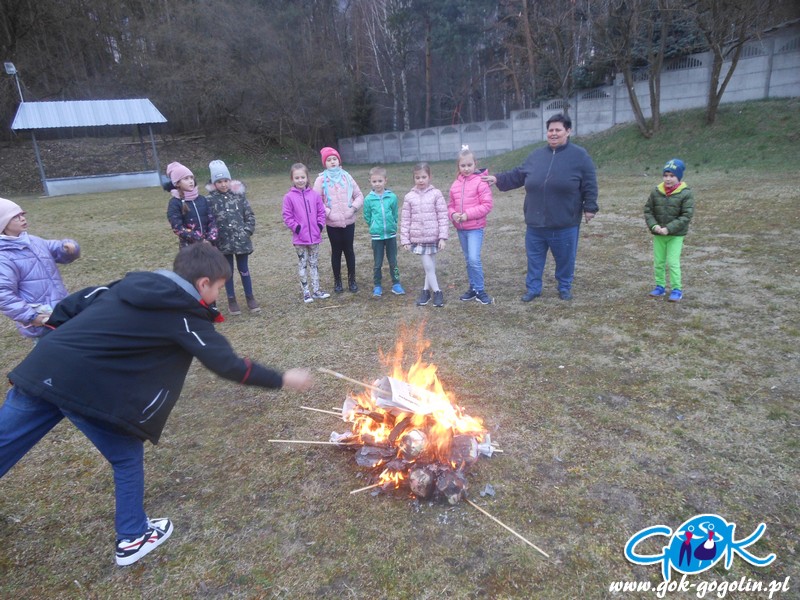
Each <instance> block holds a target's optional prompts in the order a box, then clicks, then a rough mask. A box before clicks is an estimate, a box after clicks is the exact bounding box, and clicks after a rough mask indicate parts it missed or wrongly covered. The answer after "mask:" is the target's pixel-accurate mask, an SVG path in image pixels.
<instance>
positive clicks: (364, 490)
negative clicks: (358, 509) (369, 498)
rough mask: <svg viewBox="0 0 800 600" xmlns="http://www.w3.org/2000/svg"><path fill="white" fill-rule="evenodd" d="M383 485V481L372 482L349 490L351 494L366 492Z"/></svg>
mask: <svg viewBox="0 0 800 600" xmlns="http://www.w3.org/2000/svg"><path fill="white" fill-rule="evenodd" d="M382 485H383V482H378V483H373V484H372V485H368V486H366V487H363V488H358V489H357V490H353V491H352V492H350V493H351V494H357V493H359V492H366V491H367V490H371V489H372V488H376V487H380V486H382Z"/></svg>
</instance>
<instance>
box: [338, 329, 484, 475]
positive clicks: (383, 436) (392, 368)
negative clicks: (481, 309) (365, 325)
mask: <svg viewBox="0 0 800 600" xmlns="http://www.w3.org/2000/svg"><path fill="white" fill-rule="evenodd" d="M407 338H411V339H414V340H415V341H416V344H415V348H414V350H415V353H416V360H415V362H414V363H413V364H412V365H411V367H410V368H409V369H408V371H405V370H404V369H403V358H404V356H405V350H406V348H405V341H404V339H407ZM429 346H430V342H429V341H428V340H425V339H424V337H423V335H422V327H420V328H419V330H418V331H416V332H414V331H409V330H405V331H404V332H403V333H402V334H401V335H400V336H398V341H397V343H396V345H395V347H394V349H393V351H392V352H390V353H388V354H383V353H382V352H381V353H380V358H381V361H382V362H383V363H384V364H385V365H386V366H387V367H388V368H389V372H390V373H391V375H390V378H391V379H394V380H396V381H399V382H405V383H406V384H408V386H409V390H410V394H411V396H412V397H413V398H412V399H413V401H414V403H415V405H417V406H419V407H421V408H420V410H416V411H397V410H396V411H394V412H391V411H388V410H386V409H385V408H382V407H380V406H378V404H377V403H376V398H375V394H374V393H373V392H370V391H367V392H363V393H360V394H358V395H356V396H354V397H353V400H354V401H355V402H356V403H357V404H358V408H357V409H356V410H354V411H352V412H350V413H348V415H347V417H346V418H349V419H350V420H352V432H353V434H354V436H355V437H356V439H357V440H359V441H361V442H363V443H365V444H368V445H375V446H390V445H396V443H397V442H398V440H399V439H401V437H402V434H403V433H404V432H408V431H411V430H418V432H420V433H419V435H418V436H417V438H416V439H415V442H416V446H414V448H415V449H416V448H417V447H421V451H420V453H419V455H418V456H416V460H426V461H428V462H430V461H434V460H435V461H438V462H440V463H444V464H447V463H450V449H451V443H452V440H453V436H454V435H457V434H469V435H472V436H474V437H475V438H476V439H477V440H478V441H482V439H483V436H484V435H485V434H486V429H485V427H484V426H483V421H482V420H481V419H478V418H474V417H471V416H469V415H467V414H466V413H464V411H463V409H462V408H461V407H460V406H458V404H457V403H456V401H455V398H454V397H453V396H451V395H450V394H449V393H447V392H446V391H445V390H444V388H443V386H442V383H441V381H440V380H439V377H438V376H437V374H436V372H437V367H436V366H435V365H432V364H428V363H427V362H425V361H424V360H423V358H422V356H423V353H424V352H425V351H426V350H427V349H428V347H429ZM379 381H380V380H379ZM376 383H377V382H376ZM401 425H402V428H401V430H400V431H395V430H396V429H397V428H400V427H401ZM393 431H394V432H395V434H394V436H393ZM406 454H407V455H408V453H406ZM412 456H413V454H412ZM406 458H407V460H409V459H408V456H406ZM453 466H454V467H457V466H458V465H455V464H454V465H453Z"/></svg>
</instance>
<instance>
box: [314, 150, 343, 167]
mask: <svg viewBox="0 0 800 600" xmlns="http://www.w3.org/2000/svg"><path fill="white" fill-rule="evenodd" d="M319 154H320V156H322V166H323V167H326V166H327V165H326V164H325V161H326V160H328V157H329V156H335V157H336V158H338V159H339V164H340V165H341V164H342V157H341V156H339V153H338V152H337V151H336V148H331V147H330V146H326V147H325V148H323V149H322V150H320V151H319Z"/></svg>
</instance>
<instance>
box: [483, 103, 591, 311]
mask: <svg viewBox="0 0 800 600" xmlns="http://www.w3.org/2000/svg"><path fill="white" fill-rule="evenodd" d="M571 131H572V121H571V120H570V118H569V117H567V116H565V115H563V114H557V115H553V116H552V117H550V118H549V119H548V120H547V146H544V147H542V148H537V149H536V150H534V151H533V152H531V153H530V154H529V155H528V158H526V159H525V162H523V163H522V164H521V165H520V166H519V167H517V168H515V169H512V170H511V171H506V172H504V173H499V174H497V175H486V176H484V177H483V180H484V181H486V182H488V183H490V184H496V185H497V189H499V190H500V191H503V192H505V191H508V190H513V189H516V188H519V187H522V186H523V185H524V186H525V203H524V205H523V212H524V214H525V224H526V225H527V231H526V234H525V251H526V253H527V256H528V274H527V277H526V279H525V287H526V292H525V295H524V296H522V301H523V302H530V301H531V300H533V299H534V298H538V297H539V296H541V295H542V273H543V272H544V265H545V260H546V259H547V251H548V249H549V250H550V252H551V253H552V255H553V259H554V260H555V261H556V270H555V275H556V281H557V282H558V295H559V297H560V298H561V299H562V300H572V280H573V278H574V276H575V256H576V255H577V252H578V233H579V230H580V225H581V218H583V219H585V220H586V222H587V223H588V222H589V221H590V220H591V219H592V218H594V216H595V214H596V213H597V210H598V207H597V175H596V172H595V167H594V163H593V162H592V159H591V157H590V156H589V153H588V152H586V150H584V149H583V148H581V147H580V146H576V145H575V144H571V143H570V142H569V136H570V133H571Z"/></svg>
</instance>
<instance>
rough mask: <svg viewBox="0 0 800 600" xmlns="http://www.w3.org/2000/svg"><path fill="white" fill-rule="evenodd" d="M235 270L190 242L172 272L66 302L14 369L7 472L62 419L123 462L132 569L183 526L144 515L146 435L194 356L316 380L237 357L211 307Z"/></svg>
mask: <svg viewBox="0 0 800 600" xmlns="http://www.w3.org/2000/svg"><path fill="white" fill-rule="evenodd" d="M230 275H231V269H230V266H229V265H228V261H227V260H226V259H225V257H224V256H223V255H222V254H221V253H220V252H219V250H217V249H216V248H214V247H213V246H212V245H211V244H208V243H201V244H193V245H191V246H187V247H185V248H182V249H181V250H180V252H179V253H178V255H177V257H176V258H175V262H174V265H173V271H167V270H159V271H155V272H152V273H145V272H138V273H129V274H128V275H126V276H125V277H124V278H123V279H121V280H120V281H117V282H114V283H112V284H110V285H109V286H106V287H97V288H87V289H84V290H81V291H80V292H77V293H75V294H72V295H70V296H68V297H67V298H65V299H64V300H63V301H62V302H60V303H59V304H58V305H57V306H56V308H55V310H54V312H53V315H52V316H51V318H50V320H49V321H48V324H47V325H48V327H53V328H54V330H53V331H51V332H50V333H48V334H47V335H45V336H44V337H43V338H42V339H41V341H40V342H39V343H38V344H37V345H36V346H35V347H34V349H33V351H32V352H31V353H30V354H29V355H28V356H27V357H26V358H25V359H24V360H23V361H22V362H21V363H20V364H19V365H18V366H17V367H16V368H15V369H14V370H13V371H11V373H10V374H9V376H8V377H9V380H10V381H11V382H12V383H13V384H14V387H12V388H11V390H9V392H8V395H7V396H6V401H5V403H4V404H3V406H2V407H0V477H2V476H3V475H5V473H6V472H7V471H8V470H9V469H10V468H11V467H12V466H14V464H16V463H17V461H19V459H21V458H22V457H23V456H24V455H25V454H26V453H27V452H28V450H30V449H31V448H32V447H33V446H34V445H35V444H36V443H37V442H38V441H39V440H40V439H42V437H44V435H45V434H46V433H47V432H49V431H50V430H51V429H52V428H53V427H54V426H55V425H56V424H57V423H58V422H59V421H61V419H62V418H63V417H67V418H68V419H69V420H70V421H72V423H73V424H74V425H75V426H76V427H77V428H78V429H80V431H81V432H82V433H83V434H84V435H86V437H88V438H89V440H90V441H91V442H92V443H93V444H94V445H95V447H97V449H98V450H99V451H100V453H101V454H102V455H103V456H104V457H105V458H106V460H108V461H109V462H110V463H111V466H112V468H113V470H114V484H115V496H116V516H115V527H116V532H117V544H116V561H117V564H118V565H123V566H124V565H130V564H133V563H134V562H136V561H137V560H139V559H140V558H141V557H143V556H144V555H145V554H147V553H148V552H150V551H151V550H153V549H155V548H156V547H158V546H159V545H160V544H161V543H162V542H164V541H165V540H166V539H167V538H168V537H169V536H170V534H171V533H172V523H171V522H170V521H169V519H148V517H147V515H146V514H145V511H144V440H150V441H151V442H152V443H154V444H155V443H157V442H158V439H159V437H160V435H161V432H162V430H163V428H164V425H165V424H166V421H167V417H168V416H169V414H170V411H171V410H172V408H173V407H174V406H175V402H176V401H177V399H178V397H179V396H180V393H181V389H182V387H183V383H184V380H185V378H186V373H187V371H188V370H189V366H190V364H191V362H192V359H193V358H195V357H196V358H197V359H198V360H199V361H200V362H201V363H202V364H203V365H204V366H205V367H207V368H208V369H210V370H211V371H213V372H214V373H216V374H217V375H219V376H220V377H223V378H225V379H230V380H232V381H237V382H239V383H242V384H244V385H255V386H260V387H265V388H280V387H282V386H285V387H287V388H292V389H296V390H304V389H307V388H308V387H309V386H310V383H311V379H310V374H309V372H308V371H307V370H305V369H290V370H289V371H286V372H285V373H283V374H281V373H278V372H277V371H273V370H272V369H268V368H266V367H264V366H262V365H259V364H257V363H254V362H251V361H249V360H248V359H245V358H241V357H239V356H237V355H236V353H235V352H234V351H233V348H232V347H231V346H230V344H229V343H228V341H227V340H226V339H225V338H224V337H223V336H222V335H221V334H219V333H217V332H216V330H215V329H214V325H213V323H214V322H215V321H221V320H222V317H221V316H220V314H219V313H218V312H217V310H216V309H215V308H213V307H212V305H213V303H214V302H215V301H216V299H217V296H218V295H219V292H220V290H221V289H222V288H223V287H224V285H225V281H226V280H227V279H228V278H229V277H230Z"/></svg>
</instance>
